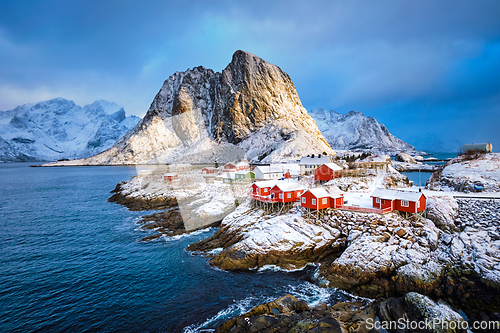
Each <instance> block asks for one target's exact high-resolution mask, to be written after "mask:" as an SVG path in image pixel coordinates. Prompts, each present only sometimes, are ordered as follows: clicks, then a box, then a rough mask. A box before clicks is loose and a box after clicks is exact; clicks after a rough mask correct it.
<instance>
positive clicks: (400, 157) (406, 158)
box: [394, 152, 417, 164]
mask: <svg viewBox="0 0 500 333" xmlns="http://www.w3.org/2000/svg"><path fill="white" fill-rule="evenodd" d="M394 159H395V160H396V161H398V162H405V163H410V164H415V163H417V162H416V161H415V159H414V158H413V157H411V156H410V154H408V153H403V152H400V153H397V154H396V156H395V157H394Z"/></svg>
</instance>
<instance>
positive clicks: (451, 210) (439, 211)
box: [427, 196, 459, 231]
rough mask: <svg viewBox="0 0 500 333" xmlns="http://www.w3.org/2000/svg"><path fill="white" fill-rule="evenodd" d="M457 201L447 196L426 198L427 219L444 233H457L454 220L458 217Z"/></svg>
mask: <svg viewBox="0 0 500 333" xmlns="http://www.w3.org/2000/svg"><path fill="white" fill-rule="evenodd" d="M458 213H459V212H458V203H457V200H455V199H453V198H452V197H449V196H434V197H429V198H427V218H429V219H430V220H431V221H432V222H434V224H435V225H436V226H437V227H438V228H440V229H442V230H445V231H457V230H458V229H457V227H456V225H455V222H454V221H455V219H456V218H457V217H458Z"/></svg>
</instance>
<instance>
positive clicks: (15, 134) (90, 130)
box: [0, 98, 141, 162]
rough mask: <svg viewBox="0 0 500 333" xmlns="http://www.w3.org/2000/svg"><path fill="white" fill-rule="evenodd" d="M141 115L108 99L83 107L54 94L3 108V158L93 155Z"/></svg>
mask: <svg viewBox="0 0 500 333" xmlns="http://www.w3.org/2000/svg"><path fill="white" fill-rule="evenodd" d="M140 119H141V118H139V117H136V116H128V117H127V116H126V114H125V111H124V110H123V108H122V107H120V106H118V105H117V104H115V103H110V102H107V101H104V100H99V101H95V102H94V103H92V104H88V105H85V106H84V107H80V106H78V105H76V104H75V103H74V102H73V101H69V100H66V99H64V98H54V99H51V100H49V101H44V102H39V103H36V104H24V105H21V106H18V107H16V108H15V109H13V110H9V111H0V161H3V162H13V161H56V160H59V159H73V158H84V157H89V156H92V155H95V154H97V153H100V152H102V151H103V150H105V149H108V148H110V147H111V146H113V144H114V143H115V142H116V140H118V139H119V138H120V137H121V136H123V135H124V134H126V133H127V132H128V131H129V130H130V129H131V128H133V127H134V126H135V125H136V124H137V123H138V122H139V120H140Z"/></svg>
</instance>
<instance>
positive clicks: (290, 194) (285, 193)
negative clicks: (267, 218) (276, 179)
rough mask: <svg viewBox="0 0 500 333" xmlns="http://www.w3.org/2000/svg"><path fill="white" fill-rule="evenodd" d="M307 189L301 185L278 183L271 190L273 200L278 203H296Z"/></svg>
mask: <svg viewBox="0 0 500 333" xmlns="http://www.w3.org/2000/svg"><path fill="white" fill-rule="evenodd" d="M304 190H305V187H304V186H302V185H301V184H299V183H277V184H276V185H274V187H273V188H271V198H272V199H278V202H283V203H285V202H294V201H297V200H298V198H300V195H301V194H302V193H303V192H304Z"/></svg>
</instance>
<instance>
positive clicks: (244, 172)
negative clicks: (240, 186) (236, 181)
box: [235, 170, 252, 175]
mask: <svg viewBox="0 0 500 333" xmlns="http://www.w3.org/2000/svg"><path fill="white" fill-rule="evenodd" d="M249 172H252V171H250V170H240V171H236V172H235V174H237V175H246V174H247V173H249Z"/></svg>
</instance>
